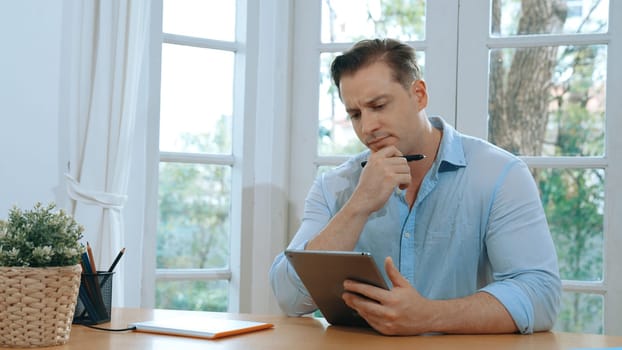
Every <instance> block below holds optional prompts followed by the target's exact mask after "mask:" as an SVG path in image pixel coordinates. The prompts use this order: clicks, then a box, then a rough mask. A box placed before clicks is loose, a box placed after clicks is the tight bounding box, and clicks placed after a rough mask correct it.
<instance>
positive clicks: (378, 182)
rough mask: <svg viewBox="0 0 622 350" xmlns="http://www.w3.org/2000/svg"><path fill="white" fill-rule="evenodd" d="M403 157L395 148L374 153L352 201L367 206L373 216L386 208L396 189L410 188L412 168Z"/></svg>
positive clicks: (387, 148) (364, 170)
mask: <svg viewBox="0 0 622 350" xmlns="http://www.w3.org/2000/svg"><path fill="white" fill-rule="evenodd" d="M401 156H402V153H401V152H400V151H399V150H398V149H397V148H396V147H395V146H389V147H385V148H383V149H381V150H379V151H377V152H374V153H372V154H371V156H370V157H369V160H368V161H367V165H366V166H365V168H364V169H363V173H362V174H361V178H360V180H359V183H358V185H357V186H356V189H355V191H354V193H353V194H352V198H351V199H350V201H356V203H358V204H359V205H365V206H366V209H367V211H368V212H369V213H370V214H371V213H372V212H374V211H377V210H379V209H380V208H382V206H384V204H385V203H386V202H387V200H388V199H389V196H391V193H393V191H394V190H395V188H396V187H399V188H401V189H405V188H406V187H408V185H409V184H410V181H411V176H410V167H409V166H408V162H406V159H404V158H403V157H401Z"/></svg>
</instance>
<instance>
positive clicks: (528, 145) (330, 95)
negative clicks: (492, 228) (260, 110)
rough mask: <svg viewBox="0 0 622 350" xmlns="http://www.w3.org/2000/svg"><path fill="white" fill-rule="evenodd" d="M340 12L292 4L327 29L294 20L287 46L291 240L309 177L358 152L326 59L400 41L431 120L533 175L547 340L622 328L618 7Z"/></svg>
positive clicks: (593, 1) (373, 5)
mask: <svg viewBox="0 0 622 350" xmlns="http://www.w3.org/2000/svg"><path fill="white" fill-rule="evenodd" d="M344 3H346V1H343V0H342V1H339V0H324V1H322V2H321V4H319V2H317V3H315V4H307V3H305V4H298V3H297V5H300V6H298V7H297V12H296V19H299V18H303V17H307V18H308V17H311V18H321V19H322V20H321V21H319V20H315V21H312V20H309V19H303V20H301V21H296V27H295V35H296V39H297V40H296V42H302V43H304V45H300V46H295V50H294V67H305V69H304V71H302V70H298V69H296V70H295V71H294V87H293V88H294V92H295V93H294V99H293V110H294V113H293V114H294V115H296V116H297V118H296V119H295V123H294V125H293V127H294V129H293V130H294V131H293V132H294V134H293V135H294V136H293V137H295V138H296V139H298V140H304V142H299V143H297V144H296V145H294V146H295V147H296V148H295V152H296V153H297V154H301V155H303V156H301V157H300V160H299V161H298V162H296V161H295V160H294V161H293V162H292V168H291V172H292V174H293V176H292V179H296V180H295V181H296V182H295V185H294V186H292V197H294V201H293V202H294V204H295V205H297V207H296V208H295V210H294V211H293V212H292V213H291V217H290V223H291V225H290V232H295V230H296V228H297V227H298V225H299V215H300V213H301V210H302V205H303V201H304V196H305V195H306V192H307V190H308V188H309V186H310V185H311V183H312V181H313V177H314V176H315V174H316V173H317V171H318V169H319V171H323V170H324V169H326V168H328V167H331V166H334V165H336V164H339V163H340V162H341V161H343V160H344V159H345V157H346V156H347V155H349V154H353V153H355V152H358V151H359V150H360V146H359V145H358V144H357V141H356V137H355V136H354V134H353V133H352V132H351V131H350V129H349V124H348V122H347V120H346V119H345V113H344V112H342V110H343V106H342V105H341V102H340V101H339V99H338V97H337V96H336V95H335V91H331V89H332V85H331V82H330V81H329V73H328V68H327V67H328V64H329V63H330V60H331V59H332V57H334V55H335V54H337V53H339V52H341V51H343V50H345V49H347V48H348V47H350V46H351V45H352V44H353V43H354V42H355V41H357V40H358V39H360V38H362V37H370V36H385V35H387V36H393V37H397V38H400V39H402V40H406V41H407V42H408V43H409V44H411V45H412V46H413V47H415V49H417V51H418V52H419V55H420V56H418V57H419V59H420V62H422V63H423V66H424V77H425V79H426V82H427V83H428V86H429V90H430V99H431V100H430V104H429V106H428V108H427V110H428V114H430V115H436V114H438V115H442V116H444V117H445V119H446V120H448V121H449V122H450V123H453V124H454V125H455V126H456V128H457V129H458V130H460V131H462V132H464V133H466V134H470V135H474V136H478V137H481V138H484V139H488V140H490V141H491V142H493V143H495V144H497V145H499V146H501V147H503V148H505V149H507V150H509V151H510V152H513V153H514V154H516V155H518V156H520V157H522V158H523V159H524V160H525V161H526V163H527V164H528V165H529V166H530V167H531V169H532V173H533V175H534V178H535V180H536V182H537V184H538V185H539V188H540V191H541V195H542V200H543V205H544V207H545V210H546V214H547V218H548V220H549V225H550V228H551V232H552V235H553V239H554V241H555V244H556V247H557V251H558V255H559V265H560V273H561V276H562V279H563V286H564V294H563V300H562V310H561V314H560V317H559V319H558V321H557V324H556V329H559V330H567V331H574V332H588V333H609V334H612V333H620V332H622V328H620V325H621V324H622V318H620V315H619V313H616V312H614V311H613V310H620V309H621V308H622V304H621V303H622V301H621V300H622V294H620V291H621V290H622V285H621V284H622V282H621V281H620V280H619V279H617V280H616V279H615V278H614V277H613V276H619V275H620V273H621V271H620V267H619V266H622V261H621V260H620V259H621V258H620V257H619V256H618V254H616V252H615V250H614V249H615V248H614V247H615V246H616V245H615V244H618V246H619V245H620V244H622V237H621V236H622V235H621V234H620V230H619V229H617V228H619V227H621V225H622V222H621V221H620V220H621V219H620V218H619V215H616V214H615V213H614V210H615V208H619V206H620V203H619V199H618V198H622V193H621V190H620V188H621V185H622V184H620V180H618V179H620V178H622V173H621V172H620V171H621V167H622V158H621V157H620V156H619V155H618V153H619V152H616V150H617V149H618V148H615V147H616V145H617V147H619V146H620V142H619V141H617V140H614V138H615V135H614V130H622V129H621V128H622V120H620V119H621V118H619V116H620V115H621V113H622V107H621V103H620V102H619V101H615V100H616V99H615V98H611V93H610V92H611V91H618V90H617V89H619V88H620V82H619V81H620V79H619V77H620V74H621V73H620V68H618V67H617V66H618V65H617V64H613V63H612V62H619V61H620V59H622V57H621V50H620V39H621V38H620V36H619V34H618V36H617V37H616V36H614V35H612V33H619V32H620V31H619V30H620V29H617V28H620V27H621V26H622V23H618V22H620V21H619V19H620V18H622V12H621V11H622V8H621V7H620V5H619V4H615V2H609V1H606V0H600V1H599V0H584V1H561V2H559V1H522V2H521V1H518V0H491V1H488V2H485V1H482V2H476V3H477V4H475V3H469V6H459V4H460V2H459V1H458V0H455V1H445V2H443V4H440V2H434V1H428V2H425V1H398V0H394V1H390V0H384V1H380V0H378V1H367V2H365V6H360V7H359V8H358V9H357V10H354V9H352V8H348V9H347V10H344V9H343V8H342V7H341V6H343V5H344ZM521 4H526V5H525V7H524V8H522V7H521ZM556 6H557V7H556ZM356 11H361V12H362V13H358V14H356V13H355V12H356ZM347 16H353V18H354V19H350V18H348V17H347ZM614 22H615V23H614ZM456 23H459V25H458V24H456ZM616 30H617V31H616ZM454 48H457V49H455V50H454ZM312 67H316V69H312ZM318 72H319V74H318ZM614 77H617V78H614ZM617 100H619V99H617ZM312 133H313V134H312ZM612 135H613V136H612ZM310 160H312V161H310ZM299 189H300V190H299Z"/></svg>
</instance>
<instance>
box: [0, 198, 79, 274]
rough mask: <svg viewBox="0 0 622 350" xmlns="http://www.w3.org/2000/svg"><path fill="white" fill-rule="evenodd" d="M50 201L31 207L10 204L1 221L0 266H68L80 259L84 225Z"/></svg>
mask: <svg viewBox="0 0 622 350" xmlns="http://www.w3.org/2000/svg"><path fill="white" fill-rule="evenodd" d="M55 208H56V205H55V204H54V203H50V204H49V205H48V206H45V207H44V206H43V205H42V204H41V203H37V204H35V206H34V208H33V209H32V210H26V211H22V210H21V209H19V208H17V207H13V208H12V209H11V210H10V212H9V217H8V221H7V222H3V221H0V266H21V267H47V266H71V265H75V264H77V263H78V262H79V261H80V256H81V254H82V253H83V252H84V246H82V244H81V243H80V239H81V238H82V232H83V231H84V228H83V227H82V226H81V225H79V224H78V223H77V222H76V221H75V220H74V219H73V217H72V216H70V215H68V214H67V213H65V211H64V210H55Z"/></svg>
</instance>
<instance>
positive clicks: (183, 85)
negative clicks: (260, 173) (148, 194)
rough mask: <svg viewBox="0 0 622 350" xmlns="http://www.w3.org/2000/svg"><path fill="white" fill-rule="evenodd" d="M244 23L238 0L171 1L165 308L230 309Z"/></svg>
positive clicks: (162, 241)
mask: <svg viewBox="0 0 622 350" xmlns="http://www.w3.org/2000/svg"><path fill="white" fill-rule="evenodd" d="M237 19H238V16H237V8H236V2H235V1H191V0H186V1H177V0H165V1H164V2H163V8H162V32H163V35H162V51H161V52H162V63H161V91H160V118H159V121H160V123H159V124H160V127H159V130H160V133H159V135H160V137H159V139H160V142H159V145H160V146H159V149H160V165H159V184H158V208H159V210H158V226H157V238H156V275H155V307H157V308H167V309H189V310H210V311H227V310H228V309H229V295H230V293H229V289H230V284H229V283H230V280H231V278H232V274H234V273H236V272H235V271H232V268H231V265H232V264H231V246H232V239H235V236H234V235H236V234H237V233H236V232H234V231H233V229H232V225H231V221H232V220H233V219H234V218H235V213H234V212H233V211H232V201H236V200H239V198H236V197H234V192H233V191H232V187H233V186H234V178H233V176H232V174H233V172H234V171H235V170H234V169H235V168H236V167H237V166H238V164H236V162H235V154H234V152H233V142H234V140H233V137H234V130H233V128H234V124H235V122H234V119H238V118H242V116H241V115H239V114H236V113H235V111H234V103H235V102H234V99H235V91H236V89H237V90H239V89H240V88H241V87H240V86H238V85H236V79H235V74H236V68H237V69H239V68H238V67H237V66H236V65H237V64H238V61H237V60H236V55H237V51H239V49H240V44H239V42H238V41H236V37H237V35H239V33H236V20H237Z"/></svg>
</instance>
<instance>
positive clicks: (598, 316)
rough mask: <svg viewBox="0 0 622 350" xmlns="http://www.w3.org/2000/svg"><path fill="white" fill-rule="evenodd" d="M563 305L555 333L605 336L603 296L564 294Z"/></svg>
mask: <svg viewBox="0 0 622 350" xmlns="http://www.w3.org/2000/svg"><path fill="white" fill-rule="evenodd" d="M561 304H562V305H561V312H560V314H559V316H558V318H557V322H556V323H555V327H554V330H555V331H562V332H573V333H592V334H603V297H602V296H601V295H594V294H582V293H570V292H564V293H563V294H562V303H561Z"/></svg>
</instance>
